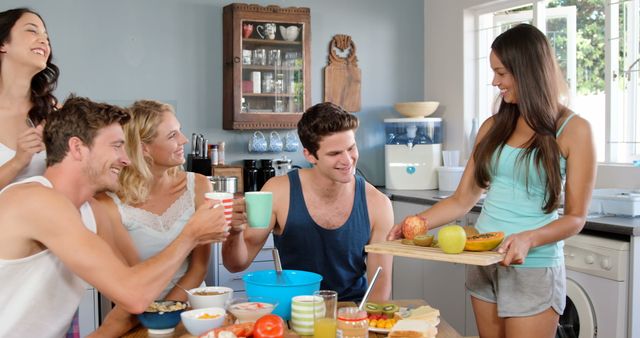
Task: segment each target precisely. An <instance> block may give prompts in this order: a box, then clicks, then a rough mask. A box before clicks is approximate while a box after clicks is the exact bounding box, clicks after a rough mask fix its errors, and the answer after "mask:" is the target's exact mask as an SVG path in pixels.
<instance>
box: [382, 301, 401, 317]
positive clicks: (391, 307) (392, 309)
mask: <svg viewBox="0 0 640 338" xmlns="http://www.w3.org/2000/svg"><path fill="white" fill-rule="evenodd" d="M398 310H400V308H399V307H398V305H396V304H384V305H382V313H384V314H385V315H387V316H389V318H393V314H394V313H396V312H398Z"/></svg>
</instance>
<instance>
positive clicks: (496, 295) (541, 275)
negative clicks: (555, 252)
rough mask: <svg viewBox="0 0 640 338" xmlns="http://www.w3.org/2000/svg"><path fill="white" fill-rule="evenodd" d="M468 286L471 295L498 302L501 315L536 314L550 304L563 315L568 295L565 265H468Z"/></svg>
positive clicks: (499, 314) (524, 315)
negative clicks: (517, 266)
mask: <svg viewBox="0 0 640 338" xmlns="http://www.w3.org/2000/svg"><path fill="white" fill-rule="evenodd" d="M466 287H467V290H469V293H470V294H471V296H473V297H476V298H478V299H480V300H483V301H485V302H490V303H495V304H496V305H497V306H498V316H499V317H526V316H532V315H536V314H539V313H541V312H543V311H545V310H547V309H548V308H549V307H551V308H553V309H554V310H555V311H556V313H558V314H559V315H562V312H563V311H564V306H565V303H566V295H567V285H566V274H565V270H564V265H560V266H555V267H551V268H515V267H512V266H506V267H505V266H502V265H499V264H494V265H489V266H474V265H468V266H467V281H466Z"/></svg>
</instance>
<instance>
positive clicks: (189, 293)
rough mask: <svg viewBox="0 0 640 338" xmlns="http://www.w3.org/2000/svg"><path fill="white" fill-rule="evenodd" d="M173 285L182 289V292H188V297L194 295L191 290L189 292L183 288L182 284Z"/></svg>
mask: <svg viewBox="0 0 640 338" xmlns="http://www.w3.org/2000/svg"><path fill="white" fill-rule="evenodd" d="M173 285H175V286H177V287H178V288H180V289H181V290H182V291H184V292H186V293H187V294H188V295H192V293H191V292H190V291H189V290H187V289H185V288H183V287H182V286H181V285H180V284H178V283H173Z"/></svg>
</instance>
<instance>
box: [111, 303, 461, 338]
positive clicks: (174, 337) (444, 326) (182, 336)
mask: <svg viewBox="0 0 640 338" xmlns="http://www.w3.org/2000/svg"><path fill="white" fill-rule="evenodd" d="M387 303H391V304H396V305H398V306H399V307H406V308H416V307H418V306H422V305H428V304H427V302H425V301H424V300H422V299H403V300H390V301H388V302H387ZM347 306H356V304H355V303H353V302H339V303H338V307H347ZM386 336H387V335H386V334H385V333H376V332H371V331H369V338H381V337H386ZM123 337H125V338H147V337H162V338H195V336H193V335H191V334H189V332H187V330H186V329H185V327H184V325H182V323H180V324H178V326H176V329H175V331H174V332H173V333H171V334H167V335H163V336H158V335H149V333H148V331H147V329H146V328H144V327H143V326H141V325H138V326H136V327H135V328H133V329H131V330H130V331H129V332H127V333H126V334H125V335H124V336H123ZM300 337H312V336H300V335H298V334H297V333H295V332H294V331H293V330H291V329H287V330H286V332H285V335H284V338H300ZM436 337H437V338H462V336H461V335H460V334H459V333H458V332H457V331H456V330H455V329H454V328H453V327H451V325H449V323H447V321H446V320H445V319H444V318H440V324H438V334H437V335H436Z"/></svg>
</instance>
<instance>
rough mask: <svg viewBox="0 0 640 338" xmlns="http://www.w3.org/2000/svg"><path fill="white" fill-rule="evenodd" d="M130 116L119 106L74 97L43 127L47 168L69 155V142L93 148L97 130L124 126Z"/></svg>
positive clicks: (53, 114) (51, 115)
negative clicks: (81, 143) (72, 141)
mask: <svg viewBox="0 0 640 338" xmlns="http://www.w3.org/2000/svg"><path fill="white" fill-rule="evenodd" d="M129 118H130V116H129V113H128V112H127V110H126V109H124V108H120V107H118V106H114V105H110V104H106V103H97V102H93V101H91V100H89V99H88V98H86V97H77V96H75V95H74V94H71V95H70V96H69V97H68V98H67V100H66V101H65V102H64V105H63V106H62V108H61V109H60V110H58V111H56V112H53V113H51V114H50V115H49V116H48V118H47V122H46V124H45V127H44V133H43V140H44V145H45V147H46V149H47V166H48V167H49V166H52V165H54V164H56V163H59V162H62V160H63V159H64V157H65V156H66V155H67V152H68V151H69V139H70V138H72V137H77V138H79V139H80V140H82V142H83V143H84V144H86V145H87V146H89V147H91V146H92V145H93V139H94V138H95V137H96V134H97V133H98V130H100V129H102V128H104V127H107V126H109V125H111V124H114V123H119V124H120V125H124V124H126V123H127V122H128V121H129Z"/></svg>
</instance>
